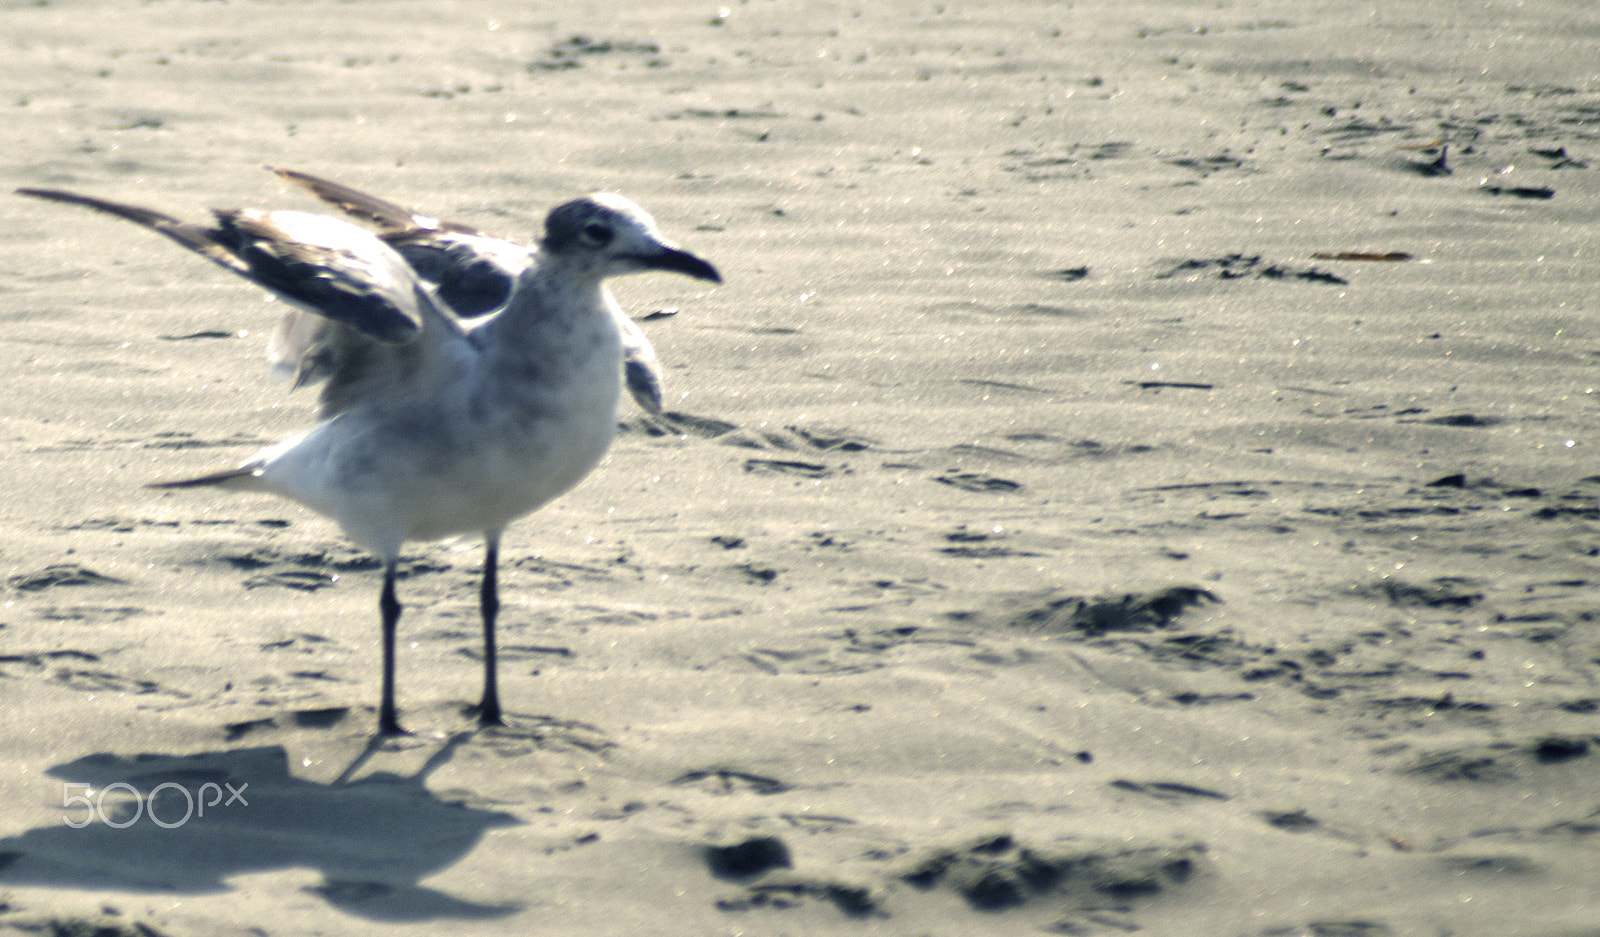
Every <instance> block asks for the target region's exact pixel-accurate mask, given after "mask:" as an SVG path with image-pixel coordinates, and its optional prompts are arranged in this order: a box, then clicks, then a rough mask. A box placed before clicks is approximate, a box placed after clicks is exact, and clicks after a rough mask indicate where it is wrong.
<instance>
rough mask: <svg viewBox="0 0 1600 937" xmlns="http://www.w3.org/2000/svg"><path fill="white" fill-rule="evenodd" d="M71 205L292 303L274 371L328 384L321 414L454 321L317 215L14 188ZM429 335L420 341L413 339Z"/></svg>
mask: <svg viewBox="0 0 1600 937" xmlns="http://www.w3.org/2000/svg"><path fill="white" fill-rule="evenodd" d="M17 192H18V194H20V195H27V196H30V197H33V198H40V199H45V200H48V201H53V202H62V203H65V204H70V205H80V206H83V207H85V208H90V209H93V210H95V211H99V212H103V213H105V214H109V215H113V216H115V217H118V218H123V219H125V220H128V221H132V222H134V223H135V224H139V225H141V226H143V227H146V228H149V229H151V230H153V231H156V232H158V233H160V234H163V235H165V236H167V237H168V238H171V239H172V240H173V241H176V242H177V243H179V244H181V245H183V246H184V247H186V248H188V249H190V250H192V251H194V252H196V253H198V254H200V255H201V256H203V257H206V258H207V259H209V260H211V261H213V262H214V263H216V264H218V265H219V266H222V267H225V268H227V269H228V270H231V271H232V272H234V273H236V274H238V275H240V276H242V277H244V278H245V279H248V280H250V281H251V282H253V283H256V284H258V285H260V286H262V287H264V288H265V289H267V290H269V291H271V292H272V293H274V294H276V295H277V296H279V297H280V298H282V299H284V300H285V301H286V302H288V303H289V304H290V305H292V306H293V307H295V308H294V309H293V310H291V311H290V312H289V313H288V314H287V315H286V316H285V317H284V319H283V321H282V322H281V323H280V324H279V326H278V329H277V331H276V333H275V334H274V335H273V339H272V343H271V346H270V348H269V352H268V357H269V361H270V362H271V364H272V366H273V368H274V370H277V371H279V372H287V373H290V374H293V375H294V376H295V386H297V387H298V386H299V385H301V384H304V383H307V382H310V381H316V380H322V379H329V380H328V386H327V387H326V388H325V389H324V390H323V394H322V413H323V415H324V416H330V415H332V414H334V413H337V412H339V411H341V410H343V409H345V408H346V407H348V406H349V405H350V404H351V403H353V402H354V401H356V400H358V399H360V398H361V397H362V396H364V395H365V394H368V393H374V392H377V391H378V390H379V389H380V388H381V387H383V386H387V385H389V384H390V383H392V382H393V381H395V380H397V379H399V378H400V377H401V376H402V375H403V373H404V372H406V371H408V370H410V369H411V368H412V367H414V366H415V364H416V363H417V362H418V361H419V360H421V357H422V356H425V355H427V354H428V350H429V349H430V348H432V347H433V346H434V345H436V344H438V343H439V342H441V341H449V340H451V338H452V337H455V338H459V337H460V336H461V334H462V332H461V328H460V325H459V324H458V323H456V321H455V320H454V319H453V318H451V317H450V316H449V315H448V314H447V313H445V312H443V311H442V310H441V309H440V308H439V307H438V306H436V305H435V304H434V303H433V301H432V299H431V298H430V297H429V295H428V292H427V291H426V290H425V289H423V288H422V284H421V283H420V281H419V280H418V279H417V277H416V275H415V274H414V273H413V272H412V270H411V268H410V266H409V265H408V264H407V263H406V262H405V260H404V259H403V258H402V257H400V256H399V255H398V254H396V253H395V252H394V251H393V250H392V249H391V248H389V247H388V245H386V244H385V243H384V242H383V241H382V240H380V239H378V238H377V237H376V236H374V235H372V234H370V233H369V232H367V231H364V230H362V229H361V228H358V227H355V226H354V225H351V224H348V223H346V222H344V221H340V220H339V219H337V218H329V217H326V216H322V215H310V214H305V213H302V212H288V211H276V212H265V211H257V210H254V209H242V210H232V209H230V210H218V211H215V212H214V213H213V214H214V215H215V217H216V221H217V223H216V225H215V226H212V227H207V226H205V225H199V224H192V223H189V222H184V221H180V220H178V219H176V218H173V217H171V216H169V215H164V214H162V213H160V212H157V211H152V210H150V209H147V208H140V207H138V206H134V205H127V204H123V203H120V202H113V201H109V200H106V199H100V198H94V197H92V196H87V195H80V194H78V193H75V192H67V191H63V190H60V189H33V188H25V189H18V190H17ZM429 335H431V336H432V340H430V341H425V342H424V341H418V339H419V338H422V337H425V336H429Z"/></svg>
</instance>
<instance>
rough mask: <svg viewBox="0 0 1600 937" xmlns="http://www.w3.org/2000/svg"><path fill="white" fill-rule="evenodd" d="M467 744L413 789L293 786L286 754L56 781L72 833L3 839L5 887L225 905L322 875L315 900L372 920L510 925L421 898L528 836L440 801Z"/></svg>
mask: <svg viewBox="0 0 1600 937" xmlns="http://www.w3.org/2000/svg"><path fill="white" fill-rule="evenodd" d="M464 740H465V737H462V738H458V739H453V740H452V741H451V742H450V743H449V744H447V745H446V746H444V748H443V749H442V750H441V751H440V752H439V753H438V754H436V755H435V756H434V757H433V758H432V759H430V761H429V763H428V765H426V766H424V767H423V769H422V770H421V771H419V772H417V774H416V775H415V776H413V777H400V776H398V775H393V774H383V773H377V774H373V775H369V776H367V777H364V778H361V779H360V780H358V781H354V782H346V781H344V780H343V779H340V780H335V781H333V782H331V783H320V782H316V781H308V780H304V779H301V778H296V777H293V776H292V775H291V774H290V773H289V760H288V753H287V752H286V751H285V750H284V749H283V748H282V747H281V746H276V745H274V746H268V747H262V748H249V749H237V750H224V751H214V752H202V753H199V754H194V755H163V754H140V755H133V756H122V755H115V754H111V753H99V754H93V755H86V756H84V757H82V758H79V759H76V760H74V761H70V762H67V763H65V764H61V765H57V766H56V767H53V768H51V769H50V770H49V771H48V772H46V773H47V774H49V775H50V776H52V777H56V778H60V779H61V780H62V782H63V783H62V789H63V796H62V799H63V812H62V819H61V822H59V823H54V824H51V825H49V826H41V827H37V828H35V829H32V830H29V831H27V832H25V833H23V834H21V835H19V836H11V837H6V838H4V839H0V884H10V885H40V886H44V887H60V888H78V889H95V890H101V889H104V890H119V891H129V892H162V893H173V894H192V895H193V894H215V893H220V892H226V891H229V890H230V889H231V888H232V886H231V885H229V884H228V881H227V880H228V879H229V878H232V877H234V876H238V875H248V874H251V873H257V872H268V871H274V870H280V869H288V868H296V867H304V868H310V869H315V870H317V871H318V872H320V873H321V874H322V882H321V884H318V885H314V886H308V887H307V888H306V889H305V891H306V892H308V893H310V894H314V895H317V896H320V897H321V898H323V899H324V900H326V901H327V902H328V903H329V904H331V905H333V906H335V907H337V908H339V909H341V910H343V911H345V912H347V913H350V914H353V915H357V916H360V917H364V918H368V919H371V920H376V921H424V920H437V919H451V918H455V919H492V918H498V917H504V916H506V915H509V914H513V913H515V912H516V911H518V910H519V909H520V907H519V906H517V905H486V904H477V903H474V902H471V901H466V900H463V899H460V898H456V897H453V896H451V895H448V894H444V893H442V892H439V891H434V890H432V889H429V888H426V887H423V886H422V885H419V884H418V882H420V881H421V880H422V879H423V878H425V877H427V876H429V875H432V874H434V873H437V872H439V871H440V870H442V869H445V868H447V867H449V866H450V865H451V864H453V863H455V862H457V861H459V860H460V859H462V858H463V857H465V856H466V855H467V854H468V853H470V852H471V851H472V849H473V848H474V847H475V846H476V844H477V843H478V841H479V840H480V839H481V838H482V837H483V835H484V833H485V831H487V830H489V829H492V828H494V827H501V826H509V825H514V824H517V823H520V822H522V821H520V820H518V819H517V818H516V817H514V816H512V815H510V814H507V813H501V812H498V811H490V810H482V809H478V808H475V807H469V806H466V805H463V804H459V803H452V802H449V801H443V800H440V799H438V798H437V797H436V796H435V795H434V794H433V792H431V791H429V790H428V788H427V786H426V784H425V780H426V778H427V775H428V774H429V773H431V771H432V770H433V769H434V768H436V767H438V765H439V764H442V763H443V762H444V761H445V760H447V759H448V757H449V753H450V752H451V751H452V750H453V749H454V748H455V746H456V745H458V744H459V743H460V742H461V741H464ZM352 767H353V766H352ZM350 773H351V772H348V771H347V772H346V775H347V776H348V775H349V774H350Z"/></svg>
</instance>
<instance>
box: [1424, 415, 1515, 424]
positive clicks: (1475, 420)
mask: <svg viewBox="0 0 1600 937" xmlns="http://www.w3.org/2000/svg"><path fill="white" fill-rule="evenodd" d="M1422 422H1424V423H1430V424H1432V425H1434V426H1462V427H1483V426H1498V425H1500V422H1501V420H1500V418H1499V417H1494V416H1478V415H1477V414H1475V413H1452V414H1450V415H1449V416H1436V417H1434V418H1433V419H1431V420H1423V421H1422Z"/></svg>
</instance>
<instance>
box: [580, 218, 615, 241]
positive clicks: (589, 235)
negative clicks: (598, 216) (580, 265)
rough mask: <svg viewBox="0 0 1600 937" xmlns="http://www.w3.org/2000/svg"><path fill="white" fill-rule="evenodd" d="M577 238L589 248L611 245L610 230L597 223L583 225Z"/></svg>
mask: <svg viewBox="0 0 1600 937" xmlns="http://www.w3.org/2000/svg"><path fill="white" fill-rule="evenodd" d="M578 236H579V237H580V238H582V239H583V243H585V244H587V245H589V246H590V247H605V246H606V245H607V244H610V243H611V229H610V228H609V227H607V226H605V225H603V224H601V223H600V222H598V221H591V222H589V223H588V224H586V225H584V226H583V230H581V231H579V232H578Z"/></svg>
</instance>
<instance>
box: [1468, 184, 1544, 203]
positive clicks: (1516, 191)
mask: <svg viewBox="0 0 1600 937" xmlns="http://www.w3.org/2000/svg"><path fill="white" fill-rule="evenodd" d="M1483 191H1485V192H1487V193H1489V194H1490V195H1510V196H1514V197H1516V198H1529V199H1540V200H1544V201H1548V200H1549V199H1553V198H1555V197H1556V190H1555V189H1552V188H1549V187H1548V186H1531V185H1517V186H1509V187H1507V186H1498V185H1486V186H1484V187H1483Z"/></svg>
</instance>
